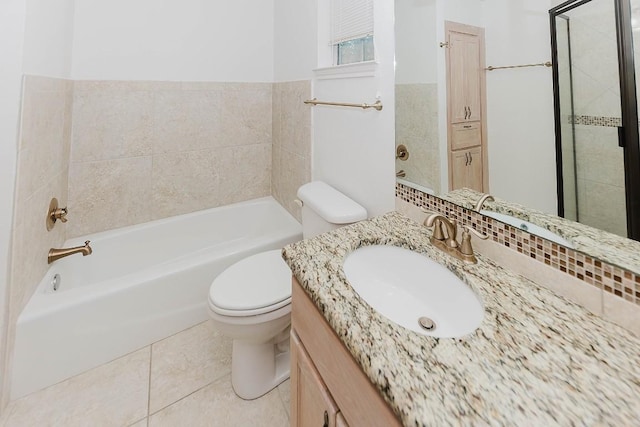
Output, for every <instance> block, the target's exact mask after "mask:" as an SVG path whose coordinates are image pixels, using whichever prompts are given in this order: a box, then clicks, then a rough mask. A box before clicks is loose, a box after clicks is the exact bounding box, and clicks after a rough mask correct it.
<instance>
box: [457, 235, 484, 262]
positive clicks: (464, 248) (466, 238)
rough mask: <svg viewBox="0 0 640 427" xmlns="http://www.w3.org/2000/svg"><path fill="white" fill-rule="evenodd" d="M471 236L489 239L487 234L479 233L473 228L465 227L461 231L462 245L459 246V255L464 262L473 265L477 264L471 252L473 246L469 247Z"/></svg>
mask: <svg viewBox="0 0 640 427" xmlns="http://www.w3.org/2000/svg"><path fill="white" fill-rule="evenodd" d="M471 234H473V235H474V236H476V237H477V238H479V239H482V240H486V239H488V238H489V236H488V235H487V234H484V233H480V232H479V231H477V230H476V229H474V228H471V227H469V226H468V225H465V226H464V228H463V231H462V243H461V244H460V253H461V254H462V256H463V259H464V260H465V261H466V262H469V263H472V264H475V263H476V262H477V259H476V256H475V254H474V252H473V246H471Z"/></svg>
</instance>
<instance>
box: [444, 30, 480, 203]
mask: <svg viewBox="0 0 640 427" xmlns="http://www.w3.org/2000/svg"><path fill="white" fill-rule="evenodd" d="M445 31H446V34H447V44H446V48H447V51H446V60H447V103H448V116H447V117H448V157H449V163H448V165H449V190H456V189H459V188H463V187H466V188H471V189H474V190H477V191H480V192H486V191H488V175H487V160H486V157H487V149H486V115H485V113H484V112H485V110H486V100H485V92H486V83H485V71H484V68H485V58H484V29H483V28H479V27H473V26H470V25H464V24H458V23H455V22H446V23H445Z"/></svg>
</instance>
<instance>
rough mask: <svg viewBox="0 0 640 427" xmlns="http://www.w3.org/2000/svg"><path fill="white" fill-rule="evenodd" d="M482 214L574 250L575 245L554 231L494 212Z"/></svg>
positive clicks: (482, 212)
mask: <svg viewBox="0 0 640 427" xmlns="http://www.w3.org/2000/svg"><path fill="white" fill-rule="evenodd" d="M480 213H481V214H482V215H485V216H488V217H491V218H493V219H497V220H498V221H500V222H504V223H505V224H509V225H511V226H513V227H516V228H519V229H521V230H523V231H526V232H527V233H531V234H535V235H536V236H540V237H542V238H543V239H547V240H550V241H552V242H555V243H557V244H559V245H562V246H565V247H567V248H570V249H573V243H571V242H570V241H568V240H567V239H565V238H564V237H561V236H558V235H557V234H556V233H554V232H553V231H549V230H547V229H546V228H542V227H540V226H539V225H536V224H533V223H531V222H529V221H525V220H523V219H520V218H516V217H514V216H511V215H506V214H502V213H498V212H493V211H486V210H481V211H480Z"/></svg>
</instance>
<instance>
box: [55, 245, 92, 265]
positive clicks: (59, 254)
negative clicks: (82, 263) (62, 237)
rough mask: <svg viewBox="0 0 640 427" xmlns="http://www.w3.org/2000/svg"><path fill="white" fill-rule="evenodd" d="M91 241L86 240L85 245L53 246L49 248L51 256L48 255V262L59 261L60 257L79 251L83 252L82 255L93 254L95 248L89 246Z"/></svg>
mask: <svg viewBox="0 0 640 427" xmlns="http://www.w3.org/2000/svg"><path fill="white" fill-rule="evenodd" d="M89 243H91V242H90V241H89V240H87V241H86V242H84V246H76V247H73V248H62V249H55V248H51V249H49V256H48V257H47V262H48V263H49V264H51V263H52V262H54V261H57V260H59V259H60V258H64V257H67V256H69V255H73V254H78V253H81V254H82V256H87V255H91V253H92V252H93V250H92V249H91V246H89Z"/></svg>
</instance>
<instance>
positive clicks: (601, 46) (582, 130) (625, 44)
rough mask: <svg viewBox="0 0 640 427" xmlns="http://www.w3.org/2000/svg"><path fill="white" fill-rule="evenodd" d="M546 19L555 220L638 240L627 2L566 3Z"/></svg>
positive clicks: (637, 160) (639, 184) (639, 198)
mask: <svg viewBox="0 0 640 427" xmlns="http://www.w3.org/2000/svg"><path fill="white" fill-rule="evenodd" d="M633 1H634V2H635V1H637V2H638V4H639V6H640V0H633ZM639 11H640V9H639ZM550 17H551V42H552V50H553V75H554V98H555V99H554V101H555V119H556V158H557V177H558V214H559V215H560V216H563V217H565V218H567V219H571V220H574V221H578V222H581V223H584V224H586V225H590V226H593V227H596V228H599V229H602V230H605V231H609V232H612V233H615V234H618V235H621V236H626V237H630V238H633V239H635V240H640V150H639V146H638V104H637V100H638V96H637V91H636V78H635V75H636V73H635V55H634V45H633V41H634V40H633V37H634V35H635V32H634V31H635V29H634V28H633V26H634V25H636V21H635V19H633V15H632V4H631V2H630V1H629V0H571V1H567V2H565V3H562V4H561V5H559V6H557V7H555V8H553V9H551V11H550ZM637 25H638V26H639V28H638V29H639V30H640V16H639V17H638V23H637ZM638 36H640V33H638ZM639 43H640V40H639ZM639 46H640V45H639ZM639 50H640V49H639Z"/></svg>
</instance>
